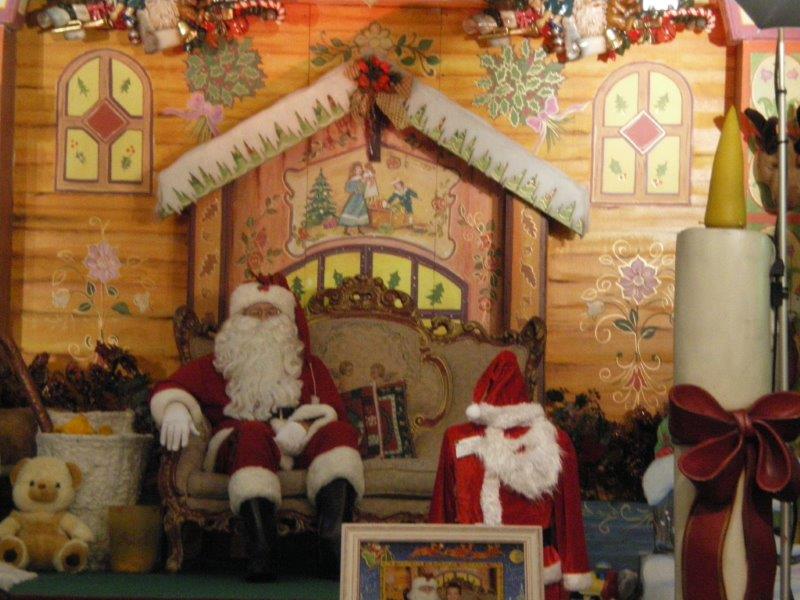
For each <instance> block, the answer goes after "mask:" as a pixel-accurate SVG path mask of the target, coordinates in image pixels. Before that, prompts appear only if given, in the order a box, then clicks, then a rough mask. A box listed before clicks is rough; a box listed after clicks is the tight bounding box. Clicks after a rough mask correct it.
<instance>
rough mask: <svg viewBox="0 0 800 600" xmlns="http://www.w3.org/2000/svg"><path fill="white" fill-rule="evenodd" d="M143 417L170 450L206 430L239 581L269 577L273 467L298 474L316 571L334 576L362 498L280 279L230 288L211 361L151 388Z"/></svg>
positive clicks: (350, 437)
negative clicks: (238, 528) (239, 539)
mask: <svg viewBox="0 0 800 600" xmlns="http://www.w3.org/2000/svg"><path fill="white" fill-rule="evenodd" d="M150 409H151V411H152V413H153V418H154V419H155V422H156V424H157V425H158V426H159V427H160V429H161V444H162V445H163V446H164V447H165V448H166V449H167V450H170V451H177V450H180V449H181V448H182V447H184V446H186V445H187V443H188V440H189V435H190V434H195V435H197V434H198V428H199V426H200V424H201V422H202V420H203V417H205V418H206V419H208V421H209V422H210V423H211V426H212V427H213V435H212V437H211V440H210V442H209V444H208V450H207V454H206V457H205V462H204V468H205V469H206V470H209V471H212V470H213V471H218V472H223V473H228V474H229V475H230V480H229V483H228V496H229V498H230V505H231V509H232V510H233V512H234V513H235V514H238V515H239V516H240V517H241V518H242V519H243V521H244V524H245V531H246V534H247V549H248V554H249V564H248V572H247V579H248V580H251V581H265V580H272V579H274V578H275V576H276V569H275V563H274V548H275V543H276V541H277V530H276V520H275V512H276V509H277V507H278V506H279V505H280V503H281V485H280V481H279V479H278V476H277V472H278V470H279V469H291V468H298V469H307V470H308V474H307V477H306V488H307V493H308V499H309V500H310V501H311V503H312V504H314V505H315V506H316V510H317V517H318V526H319V536H320V540H321V547H322V549H323V553H322V557H321V558H322V560H323V569H325V571H326V574H328V575H329V576H338V571H339V552H340V550H339V543H340V538H341V524H342V522H343V521H349V520H351V519H352V515H353V506H354V503H355V501H356V500H357V499H358V498H360V497H361V495H362V494H363V492H364V468H363V465H362V462H361V457H360V455H359V453H358V450H357V448H358V434H357V432H356V430H355V429H354V428H353V427H352V426H351V425H350V424H349V423H348V422H347V420H346V416H345V409H344V406H343V404H342V401H341V399H340V398H339V394H338V393H337V391H336V386H335V385H334V382H333V380H332V378H331V375H330V373H329V372H328V369H327V368H326V367H325V365H324V364H323V363H322V361H321V360H320V359H319V358H317V357H316V356H314V355H313V354H312V353H311V347H310V345H309V334H308V325H307V322H306V320H305V314H304V312H303V310H302V308H301V307H300V306H298V303H297V302H296V299H295V296H294V294H293V293H292V292H291V291H289V289H288V286H287V285H286V279H285V278H284V277H283V276H272V277H261V278H259V281H255V282H249V283H244V284H242V285H240V286H239V287H237V288H236V289H235V290H234V292H233V294H232V295H231V299H230V316H229V318H228V319H227V321H225V322H224V323H223V325H222V327H221V328H220V331H219V333H218V334H217V336H216V338H215V340H214V354H213V355H209V356H205V357H203V358H200V359H197V360H195V361H192V362H190V363H188V364H186V365H184V366H183V367H182V368H181V369H180V370H178V371H177V372H176V373H175V374H174V375H172V376H171V377H170V378H169V379H167V380H166V381H163V382H161V383H160V384H158V385H157V386H156V387H155V389H154V391H153V396H152V398H151V400H150Z"/></svg>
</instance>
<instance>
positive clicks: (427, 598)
mask: <svg viewBox="0 0 800 600" xmlns="http://www.w3.org/2000/svg"><path fill="white" fill-rule="evenodd" d="M406 600H441V598H439V594H438V593H437V592H436V580H435V579H434V578H433V577H426V576H420V577H415V578H414V579H413V580H412V581H411V589H410V590H408V592H406Z"/></svg>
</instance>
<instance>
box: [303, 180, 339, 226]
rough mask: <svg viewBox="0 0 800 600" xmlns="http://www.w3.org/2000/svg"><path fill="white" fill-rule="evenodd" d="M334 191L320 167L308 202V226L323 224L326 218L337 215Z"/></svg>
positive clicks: (306, 220) (306, 217)
mask: <svg viewBox="0 0 800 600" xmlns="http://www.w3.org/2000/svg"><path fill="white" fill-rule="evenodd" d="M332 196H333V191H332V190H331V185H330V183H328V179H327V178H326V177H325V174H324V173H323V172H322V170H321V169H320V172H319V175H317V179H316V181H314V185H313V186H311V191H310V192H309V193H308V201H307V202H306V215H305V224H306V227H314V226H316V225H322V224H323V223H324V222H325V220H327V219H329V218H331V217H334V218H335V217H336V205H335V204H334V203H333V197H332Z"/></svg>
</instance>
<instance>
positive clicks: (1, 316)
mask: <svg viewBox="0 0 800 600" xmlns="http://www.w3.org/2000/svg"><path fill="white" fill-rule="evenodd" d="M15 54H16V39H15V33H14V31H13V30H12V29H10V28H9V27H8V26H6V25H0V334H6V335H9V334H10V333H11V218H12V205H13V202H12V200H13V197H12V194H13V186H12V185H11V173H12V170H13V168H14V81H15V77H14V75H15V68H16V66H15Z"/></svg>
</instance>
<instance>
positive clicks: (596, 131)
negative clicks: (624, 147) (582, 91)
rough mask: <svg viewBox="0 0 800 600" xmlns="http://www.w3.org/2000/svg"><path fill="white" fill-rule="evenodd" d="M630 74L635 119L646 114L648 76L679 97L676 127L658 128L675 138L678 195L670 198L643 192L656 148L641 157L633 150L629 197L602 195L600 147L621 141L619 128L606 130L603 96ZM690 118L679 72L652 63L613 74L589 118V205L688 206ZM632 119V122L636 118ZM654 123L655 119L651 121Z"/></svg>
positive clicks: (686, 86)
mask: <svg viewBox="0 0 800 600" xmlns="http://www.w3.org/2000/svg"><path fill="white" fill-rule="evenodd" d="M632 73H637V74H638V76H639V81H638V84H639V85H638V95H637V96H638V97H637V109H636V111H635V113H636V117H638V115H639V114H640V113H641V112H643V111H647V112H649V110H648V109H649V106H650V85H649V81H650V75H651V74H652V73H660V74H661V75H664V76H665V77H667V78H668V79H669V80H670V81H672V83H674V84H675V85H676V86H677V88H678V90H679V91H680V94H681V122H680V123H679V124H673V125H666V124H661V123H659V125H660V126H661V127H662V128H663V129H664V131H665V137H666V136H677V137H678V138H679V140H680V142H679V144H680V147H679V165H680V175H679V177H680V179H679V185H678V191H677V192H676V193H673V194H664V193H658V194H656V193H648V192H647V155H648V154H649V152H650V150H652V149H653V148H654V147H655V146H657V144H654V145H653V146H652V147H650V148H648V150H647V151H646V152H645V153H641V152H639V151H638V150H636V149H635V147H634V152H635V159H636V167H635V174H634V177H635V178H636V181H635V185H634V191H633V193H608V192H603V169H604V159H605V156H604V151H603V143H604V141H605V140H606V139H608V138H624V136H623V135H622V133H621V130H622V129H624V128H625V126H626V125H622V126H616V125H613V126H606V124H605V104H606V96H607V95H608V94H609V92H611V91H612V90H613V89H614V86H615V85H616V84H617V83H619V82H620V81H622V80H623V79H625V78H626V77H628V76H629V75H630V74H632ZM692 114H693V97H692V93H691V89H690V87H689V84H688V83H687V81H686V79H685V78H684V77H683V75H681V74H680V73H679V72H677V71H675V70H674V69H671V68H669V67H667V66H665V65H660V64H656V63H648V62H641V63H633V64H631V65H628V66H626V67H623V68H621V69H619V70H618V71H615V72H614V73H613V74H611V75H610V76H609V77H608V78H607V79H606V80H605V81H604V82H603V84H602V85H601V86H600V88H599V89H598V91H597V95H596V96H595V99H594V106H593V115H594V123H593V126H592V190H591V201H592V202H593V203H599V204H659V205H664V204H689V203H690V195H691V157H692ZM636 117H634V118H636ZM654 120H657V119H654Z"/></svg>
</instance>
